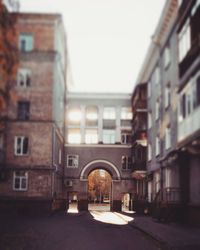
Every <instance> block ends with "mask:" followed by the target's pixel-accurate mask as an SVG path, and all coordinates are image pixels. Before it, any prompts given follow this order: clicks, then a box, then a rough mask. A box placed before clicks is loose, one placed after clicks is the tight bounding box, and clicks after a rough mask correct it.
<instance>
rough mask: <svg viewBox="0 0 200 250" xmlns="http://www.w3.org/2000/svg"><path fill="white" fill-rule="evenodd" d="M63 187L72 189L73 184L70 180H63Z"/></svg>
mask: <svg viewBox="0 0 200 250" xmlns="http://www.w3.org/2000/svg"><path fill="white" fill-rule="evenodd" d="M64 185H65V187H72V185H73V182H72V181H71V180H64Z"/></svg>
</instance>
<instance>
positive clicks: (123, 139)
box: [121, 131, 131, 144]
mask: <svg viewBox="0 0 200 250" xmlns="http://www.w3.org/2000/svg"><path fill="white" fill-rule="evenodd" d="M129 137H131V131H130V132H129V133H128V132H127V133H126V132H122V133H121V144H131V142H129V141H128V138H129Z"/></svg>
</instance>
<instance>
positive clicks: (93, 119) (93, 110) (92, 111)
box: [86, 106, 98, 126]
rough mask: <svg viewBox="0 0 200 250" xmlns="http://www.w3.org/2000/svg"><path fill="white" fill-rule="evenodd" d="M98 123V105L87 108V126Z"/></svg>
mask: <svg viewBox="0 0 200 250" xmlns="http://www.w3.org/2000/svg"><path fill="white" fill-rule="evenodd" d="M97 125H98V109H97V107H95V106H94V107H87V108H86V126H97Z"/></svg>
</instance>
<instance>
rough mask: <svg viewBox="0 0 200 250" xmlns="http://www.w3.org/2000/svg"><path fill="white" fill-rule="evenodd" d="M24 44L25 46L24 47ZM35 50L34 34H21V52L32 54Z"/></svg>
mask: <svg viewBox="0 0 200 250" xmlns="http://www.w3.org/2000/svg"><path fill="white" fill-rule="evenodd" d="M22 42H24V44H23V45H22ZM33 48H34V37H33V34H32V33H24V32H22V33H20V34H19V50H20V51H21V52H31V51H33Z"/></svg>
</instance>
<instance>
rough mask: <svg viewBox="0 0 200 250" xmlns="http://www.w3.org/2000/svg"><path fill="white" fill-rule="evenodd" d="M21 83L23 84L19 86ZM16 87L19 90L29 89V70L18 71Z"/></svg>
mask: <svg viewBox="0 0 200 250" xmlns="http://www.w3.org/2000/svg"><path fill="white" fill-rule="evenodd" d="M22 78H23V79H22ZM22 82H23V84H21V83H22ZM17 86H18V87H20V88H29V87H30V86H31V70H30V69H25V68H20V69H18V72H17Z"/></svg>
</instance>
